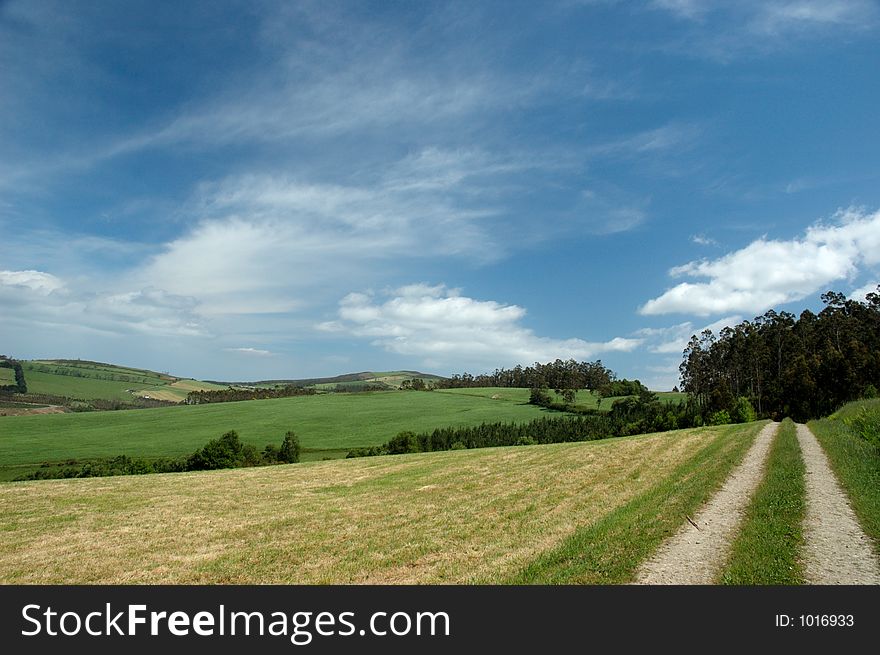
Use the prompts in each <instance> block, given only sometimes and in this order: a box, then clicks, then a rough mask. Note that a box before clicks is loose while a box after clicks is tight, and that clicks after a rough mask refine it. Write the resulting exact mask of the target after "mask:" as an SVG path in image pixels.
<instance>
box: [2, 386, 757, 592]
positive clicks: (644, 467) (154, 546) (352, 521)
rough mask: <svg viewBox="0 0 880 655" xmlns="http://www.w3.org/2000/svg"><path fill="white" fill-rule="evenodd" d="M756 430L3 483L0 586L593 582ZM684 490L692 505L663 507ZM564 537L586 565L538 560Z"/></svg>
mask: <svg viewBox="0 0 880 655" xmlns="http://www.w3.org/2000/svg"><path fill="white" fill-rule="evenodd" d="M401 395H403V396H405V397H406V398H407V400H406V402H407V403H409V404H412V403H413V399H414V398H415V397H420V396H424V397H426V398H438V399H440V402H442V401H443V400H442V399H443V398H445V397H446V396H447V395H446V394H401ZM378 398H379V397H376V398H374V399H373V400H374V401H375V400H378ZM455 398H461V397H460V396H455ZM289 400H297V399H288V400H285V401H283V402H289ZM465 400H466V399H465ZM261 402H263V401H261ZM435 402H436V401H435ZM471 402H473V401H471ZM231 404H240V405H245V404H247V405H251V404H255V403H231ZM511 405H512V406H513V407H517V405H515V404H511ZM491 406H493V407H494V405H491ZM148 411H156V410H143V411H141V412H139V413H147V412H148ZM495 411H497V408H496V409H495ZM761 425H762V424H760V423H755V424H748V425H739V426H720V427H711V428H699V429H692V430H679V431H674V432H667V433H660V434H652V435H641V436H638V437H626V438H620V439H610V440H607V441H599V442H585V443H573V444H552V445H545V446H519V447H510V448H486V449H479V450H469V451H448V452H441V453H425V454H416V455H398V456H385V457H375V458H365V459H354V460H340V461H333V462H312V463H301V464H293V465H287V466H274V467H268V468H253V469H237V470H223V471H211V472H205V473H181V474H164V475H147V476H126V477H115V478H92V479H83V480H52V481H40V482H21V483H11V484H3V485H0V525H2V526H3V529H2V530H0V582H3V583H123V584H126V583H160V582H161V583H207V584H211V583H494V582H509V581H511V580H514V579H516V577H517V576H518V572H521V571H524V570H531V571H533V572H538V573H541V572H546V571H548V567H555V568H554V571H553V572H554V573H555V575H553V576H551V579H552V581H553V582H572V581H580V580H583V579H592V578H599V579H603V575H604V573H603V572H604V571H606V570H618V569H621V570H624V571H626V570H631V569H632V568H633V565H632V563H631V562H630V561H629V560H630V559H632V554H631V553H632V552H633V551H632V549H630V548H628V543H629V542H627V541H626V539H622V538H621V537H627V536H628V535H638V534H641V533H642V532H644V529H645V527H646V526H647V527H651V526H654V527H656V528H657V530H655V532H657V534H656V535H654V537H652V539H651V540H649V542H647V545H645V547H644V548H643V549H642V551H644V552H645V553H647V552H649V551H650V550H651V548H652V547H653V546H654V545H655V544H658V543H659V541H660V539H661V538H662V536H663V535H664V534H666V533H668V532H671V531H672V530H674V529H676V527H677V526H678V525H679V524H680V523H681V522H683V521H684V520H685V519H684V516H683V514H681V510H682V509H683V508H685V509H686V508H687V507H689V506H690V504H692V503H693V502H696V501H697V500H698V499H700V498H704V497H707V496H708V494H709V493H711V491H712V490H713V488H714V486H715V485H716V484H717V483H718V480H719V479H720V478H721V477H722V476H723V474H724V472H725V471H727V470H729V467H730V466H732V465H733V464H734V463H735V461H736V460H737V458H738V457H739V456H740V455H741V453H742V452H744V450H745V449H746V448H747V446H748V445H749V443H751V441H752V440H753V438H754V436H755V434H756V433H757V431H758V429H759V428H760V427H761ZM707 464H708V468H709V469H711V470H712V471H713V474H712V475H708V474H705V473H704V471H705V469H706V468H707ZM683 483H686V484H684V486H686V487H687V488H688V498H689V499H690V500H689V501H688V502H686V503H684V504H683V505H676V504H673V505H670V503H669V502H668V499H669V497H670V494H673V495H674V494H675V492H676V490H677V489H679V488H682V486H683ZM670 507H671V508H672V509H669V508H670ZM658 516H661V517H663V518H662V520H660V521H658V520H657V518H656V517H658ZM573 538H577V539H578V540H579V541H578V543H579V544H580V546H581V547H582V549H581V552H585V553H589V554H590V556H591V557H593V558H594V560H595V562H594V564H593V565H592V566H593V567H594V568H595V570H589V566H590V564H589V563H584V562H579V563H578V564H579V566H577V567H575V569H574V570H573V572H566V570H565V569H564V567H563V568H560V567H558V566H557V565H558V563H559V561H560V560H559V558H558V557H556V558H553V557H551V558H550V560H545V558H546V557H547V553H551V554H552V553H554V552H558V549H560V548H564V547H565V545H566V544H567V543H569V542H570V540H571V539H573ZM642 551H635V552H639V553H640V554H641V553H642ZM621 558H622V561H621ZM563 559H564V558H563ZM585 567H586V568H585ZM623 577H624V578H625V577H626V576H625V574H624V576H623ZM542 579H543V578H542V576H541V575H537V576H535V577H534V578H533V580H532V581H540V580H542Z"/></svg>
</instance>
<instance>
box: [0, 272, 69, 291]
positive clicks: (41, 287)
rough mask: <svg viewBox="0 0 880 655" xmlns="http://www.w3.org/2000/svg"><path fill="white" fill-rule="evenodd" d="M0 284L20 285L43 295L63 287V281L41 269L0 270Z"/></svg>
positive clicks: (7, 285) (8, 285)
mask: <svg viewBox="0 0 880 655" xmlns="http://www.w3.org/2000/svg"><path fill="white" fill-rule="evenodd" d="M0 286H6V287H22V288H24V289H29V290H31V291H35V292H36V293H39V294H40V295H44V296H45V295H49V294H50V293H52V292H53V291H58V290H59V289H63V288H64V283H63V282H62V281H61V280H60V279H58V278H57V277H55V276H54V275H52V274H51V273H43V272H42V271H34V270H28V271H0Z"/></svg>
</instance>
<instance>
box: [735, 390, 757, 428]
mask: <svg viewBox="0 0 880 655" xmlns="http://www.w3.org/2000/svg"><path fill="white" fill-rule="evenodd" d="M731 418H732V419H733V422H734V423H749V422H751V421H754V420H756V419H757V418H758V415H757V413H756V412H755V408H754V407H752V403H751V402H749V399H748V398H746V397H744V396H740V397H739V398H737V399H736V402H735V403H734V404H733V411H732V413H731Z"/></svg>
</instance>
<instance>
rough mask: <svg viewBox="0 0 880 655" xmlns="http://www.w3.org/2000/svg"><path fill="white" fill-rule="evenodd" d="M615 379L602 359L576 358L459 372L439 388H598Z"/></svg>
mask: <svg viewBox="0 0 880 655" xmlns="http://www.w3.org/2000/svg"><path fill="white" fill-rule="evenodd" d="M614 379H615V375H614V372H613V371H611V369H609V368H606V367H605V366H604V365H603V364H602V361H601V360H598V359H597V360H596V361H595V362H576V361H575V360H573V359H569V360H567V361H563V360H561V359H557V360H556V361H555V362H549V363H547V364H541V363H539V362H535V364H534V365H533V366H525V367H523V366H519V365H518V366H515V367H514V368H511V369H504V368H500V369H495V372H494V373H485V374H482V375H471V374H470V373H462V374H458V373H456V374H455V375H453V376H452V377H449V378H445V379H443V380H437V381H436V382H435V383H434V386H435V388H437V389H459V388H465V387H516V388H520V389H530V388H534V387H537V388H540V387H547V388H549V389H599V388H600V387H602V385H605V384H608V383H610V382H612V381H613V380H614Z"/></svg>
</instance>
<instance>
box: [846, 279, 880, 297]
mask: <svg viewBox="0 0 880 655" xmlns="http://www.w3.org/2000/svg"><path fill="white" fill-rule="evenodd" d="M878 285H880V280H874V281H873V282H868V283H867V284H865V285H864V286H861V287H859V288H858V289H853V290H852V291H850V292H849V294H848V295H849V297H850V298H852V299H853V300H860V301H862V302H864V301H865V299H866V296H867V295H868V294H869V293H880V292H878V291H877V286H878Z"/></svg>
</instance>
